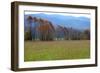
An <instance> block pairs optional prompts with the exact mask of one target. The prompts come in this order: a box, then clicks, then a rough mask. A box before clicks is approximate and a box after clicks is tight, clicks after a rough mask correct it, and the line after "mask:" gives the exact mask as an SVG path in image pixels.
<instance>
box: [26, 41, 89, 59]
mask: <svg viewBox="0 0 100 73" xmlns="http://www.w3.org/2000/svg"><path fill="white" fill-rule="evenodd" d="M86 58H90V41H89V40H64V41H25V43H24V61H45V60H68V59H70V60H71V59H86Z"/></svg>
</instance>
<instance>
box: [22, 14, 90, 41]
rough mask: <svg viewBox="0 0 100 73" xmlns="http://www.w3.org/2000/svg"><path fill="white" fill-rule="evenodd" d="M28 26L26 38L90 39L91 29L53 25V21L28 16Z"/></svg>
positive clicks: (43, 39) (44, 39)
mask: <svg viewBox="0 0 100 73" xmlns="http://www.w3.org/2000/svg"><path fill="white" fill-rule="evenodd" d="M25 21H27V25H28V26H27V27H26V29H25V31H24V32H25V33H24V37H25V40H41V41H50V40H90V30H89V29H85V30H82V31H81V30H78V29H74V28H72V27H65V26H61V25H57V26H55V25H53V24H52V22H50V21H48V20H45V19H42V18H37V17H32V16H28V17H27V19H26V20H25Z"/></svg>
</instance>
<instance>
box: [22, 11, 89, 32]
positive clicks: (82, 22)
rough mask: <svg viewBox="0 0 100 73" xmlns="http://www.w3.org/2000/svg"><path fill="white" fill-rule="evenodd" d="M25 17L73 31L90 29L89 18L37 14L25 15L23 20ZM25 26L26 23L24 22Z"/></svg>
mask: <svg viewBox="0 0 100 73" xmlns="http://www.w3.org/2000/svg"><path fill="white" fill-rule="evenodd" d="M27 16H32V17H37V18H42V19H46V20H48V21H50V22H52V23H53V25H55V26H56V25H62V26H66V27H72V28H75V29H81V30H83V29H89V28H90V18H87V17H84V16H80V17H75V16H67V15H60V14H45V13H37V14H27V15H25V18H24V19H25V20H26V18H27ZM24 23H25V25H26V26H27V21H25V22H24Z"/></svg>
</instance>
